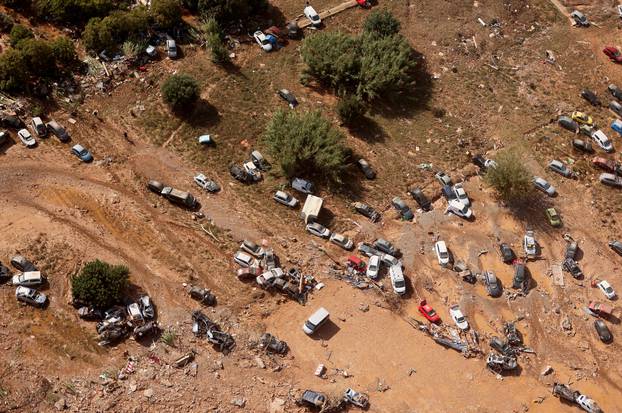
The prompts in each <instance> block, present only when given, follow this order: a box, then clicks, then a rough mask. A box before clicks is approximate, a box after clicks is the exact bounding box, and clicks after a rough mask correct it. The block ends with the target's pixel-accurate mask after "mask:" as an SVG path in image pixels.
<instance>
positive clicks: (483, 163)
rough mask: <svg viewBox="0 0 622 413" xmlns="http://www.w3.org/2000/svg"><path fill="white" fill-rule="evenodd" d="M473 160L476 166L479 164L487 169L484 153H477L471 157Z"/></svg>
mask: <svg viewBox="0 0 622 413" xmlns="http://www.w3.org/2000/svg"><path fill="white" fill-rule="evenodd" d="M471 160H472V161H473V163H474V164H475V166H479V167H480V168H482V169H486V158H484V157H483V156H482V155H480V154H477V155H475V156H474V157H473V158H471Z"/></svg>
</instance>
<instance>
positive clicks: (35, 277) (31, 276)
mask: <svg viewBox="0 0 622 413" xmlns="http://www.w3.org/2000/svg"><path fill="white" fill-rule="evenodd" d="M11 283H12V284H13V285H22V286H26V287H35V286H38V285H41V284H43V283H45V277H43V276H42V275H41V272H40V271H27V272H23V273H20V274H15V275H14V276H13V278H12V280H11Z"/></svg>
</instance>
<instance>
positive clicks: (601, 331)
mask: <svg viewBox="0 0 622 413" xmlns="http://www.w3.org/2000/svg"><path fill="white" fill-rule="evenodd" d="M594 328H595V329H596V333H597V334H598V338H600V341H602V342H603V343H611V342H612V341H613V336H612V335H611V331H609V327H607V324H605V322H604V321H603V320H595V321H594Z"/></svg>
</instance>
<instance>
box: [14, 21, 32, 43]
mask: <svg viewBox="0 0 622 413" xmlns="http://www.w3.org/2000/svg"><path fill="white" fill-rule="evenodd" d="M9 37H10V39H11V46H13V47H15V46H17V44H18V43H19V42H21V41H22V40H26V39H32V38H34V37H35V35H34V34H33V33H32V30H30V29H29V28H27V27H25V26H22V25H21V24H15V25H13V27H12V28H11V33H10V34H9Z"/></svg>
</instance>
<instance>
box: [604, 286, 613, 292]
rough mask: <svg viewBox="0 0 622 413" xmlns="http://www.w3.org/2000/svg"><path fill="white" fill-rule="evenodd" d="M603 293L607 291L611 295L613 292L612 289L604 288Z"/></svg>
mask: <svg viewBox="0 0 622 413" xmlns="http://www.w3.org/2000/svg"><path fill="white" fill-rule="evenodd" d="M605 291H607V292H608V293H612V292H613V288H611V287H605Z"/></svg>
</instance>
